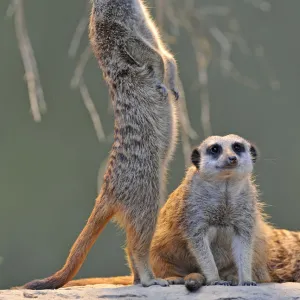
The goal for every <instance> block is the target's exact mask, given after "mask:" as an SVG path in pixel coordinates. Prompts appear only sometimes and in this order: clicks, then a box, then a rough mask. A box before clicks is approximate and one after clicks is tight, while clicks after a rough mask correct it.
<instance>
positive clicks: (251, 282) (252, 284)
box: [240, 281, 257, 286]
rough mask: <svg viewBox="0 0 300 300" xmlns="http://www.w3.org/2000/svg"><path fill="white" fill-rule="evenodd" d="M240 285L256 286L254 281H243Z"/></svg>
mask: <svg viewBox="0 0 300 300" xmlns="http://www.w3.org/2000/svg"><path fill="white" fill-rule="evenodd" d="M240 285H242V286H257V283H256V282H255V281H243V282H242V283H241V284H240Z"/></svg>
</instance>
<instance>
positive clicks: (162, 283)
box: [142, 278, 169, 287]
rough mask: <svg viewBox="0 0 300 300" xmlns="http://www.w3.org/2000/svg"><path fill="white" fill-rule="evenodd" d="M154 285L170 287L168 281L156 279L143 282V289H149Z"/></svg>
mask: <svg viewBox="0 0 300 300" xmlns="http://www.w3.org/2000/svg"><path fill="white" fill-rule="evenodd" d="M152 285H160V286H169V283H168V281H167V280H165V279H161V278H154V279H149V280H147V281H142V286H143V287H149V286H152Z"/></svg>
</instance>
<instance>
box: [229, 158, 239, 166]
mask: <svg viewBox="0 0 300 300" xmlns="http://www.w3.org/2000/svg"><path fill="white" fill-rule="evenodd" d="M228 164H229V165H230V166H236V165H237V157H236V156H229V157H228Z"/></svg>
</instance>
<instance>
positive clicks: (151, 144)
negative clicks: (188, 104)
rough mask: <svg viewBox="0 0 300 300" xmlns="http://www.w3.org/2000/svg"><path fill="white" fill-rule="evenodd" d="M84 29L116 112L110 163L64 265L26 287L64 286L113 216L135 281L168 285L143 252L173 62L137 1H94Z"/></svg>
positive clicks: (169, 113)
mask: <svg viewBox="0 0 300 300" xmlns="http://www.w3.org/2000/svg"><path fill="white" fill-rule="evenodd" d="M89 29H90V30H89V37H90V41H91V45H92V48H93V52H94V54H95V56H96V58H97V60H98V62H99V65H100V67H101V69H102V70H103V73H104V77H105V80H106V82H107V84H108V86H109V91H110V95H111V98H112V102H113V108H114V115H115V126H114V143H113V146H112V150H111V154H110V159H109V163H108V167H107V170H106V173H105V175H104V182H103V185H102V188H101V191H100V194H99V196H98V198H97V199H96V203H95V206H94V209H93V211H92V213H91V215H90V217H89V219H88V221H87V224H86V225H85V227H84V229H83V230H82V232H81V233H80V235H79V237H78V238H77V240H76V242H75V243H74V245H73V247H72V249H71V251H70V254H69V256H68V258H67V260H66V263H65V265H64V266H63V268H62V269H61V270H59V271H58V272H56V273H55V274H53V275H52V276H50V277H48V278H45V279H41V280H34V281H31V282H29V283H27V284H25V286H24V288H27V289H56V288H59V287H61V286H63V285H65V284H66V283H67V282H68V281H69V280H71V279H72V278H73V276H75V275H76V273H77V272H78V270H79V269H80V267H81V265H82V264H83V262H84V260H85V258H86V256H87V254H88V252H89V250H90V248H91V247H92V245H93V244H94V242H95V240H96V238H97V237H98V235H99V234H100V232H101V231H102V229H103V228H104V227H105V225H106V224H107V223H108V221H109V220H110V219H111V218H112V217H113V216H114V217H115V218H116V221H117V222H118V223H119V224H120V225H121V226H122V227H124V228H125V230H126V238H127V255H128V260H129V264H130V267H131V270H132V273H133V277H134V283H141V284H142V285H143V286H151V285H155V284H157V285H160V286H167V285H168V282H167V281H166V280H164V279H159V278H155V277H154V274H153V272H152V268H151V266H150V263H149V251H150V244H151V240H152V237H153V234H154V230H155V226H156V222H157V215H158V211H159V206H160V204H162V203H163V190H164V184H165V182H164V181H165V178H164V177H165V173H166V168H167V165H168V162H169V160H170V157H171V155H172V153H173V150H174V147H175V138H176V108H175V101H174V99H173V98H174V97H175V99H177V98H178V96H179V95H178V92H177V90H176V87H175V84H176V76H177V74H176V72H177V70H176V63H175V60H174V58H173V57H172V55H171V54H170V53H169V52H168V51H167V50H166V48H165V46H164V45H163V43H162V41H161V39H160V37H159V34H158V31H157V29H156V27H155V25H154V23H153V22H152V20H151V18H150V15H149V13H148V11H147V10H146V8H145V6H144V4H143V2H142V1H141V0H94V1H93V8H92V13H91V17H90V26H89ZM166 86H167V87H166ZM167 88H169V89H170V90H171V91H172V93H173V96H174V97H173V96H172V97H171V96H169V95H168V90H167Z"/></svg>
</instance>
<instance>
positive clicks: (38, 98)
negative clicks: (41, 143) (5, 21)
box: [10, 0, 46, 122]
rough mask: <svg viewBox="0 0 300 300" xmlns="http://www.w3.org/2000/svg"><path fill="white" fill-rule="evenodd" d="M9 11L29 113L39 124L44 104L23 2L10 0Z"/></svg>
mask: <svg viewBox="0 0 300 300" xmlns="http://www.w3.org/2000/svg"><path fill="white" fill-rule="evenodd" d="M11 9H12V10H11V11H10V13H14V19H15V31H16V36H17V39H18V44H19V49H20V54H21V57H22V61H23V65H24V70H25V79H26V81H27V87H28V94H29V100H30V109H31V113H32V116H33V119H34V120H35V121H36V122H40V121H41V114H43V113H45V112H46V103H45V100H44V93H43V89H42V85H41V83H40V76H39V72H38V68H37V63H36V60H35V57H34V52H33V49H32V46H31V42H30V39H29V36H28V32H27V27H26V22H25V17H24V2H23V0H12V4H11Z"/></svg>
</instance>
